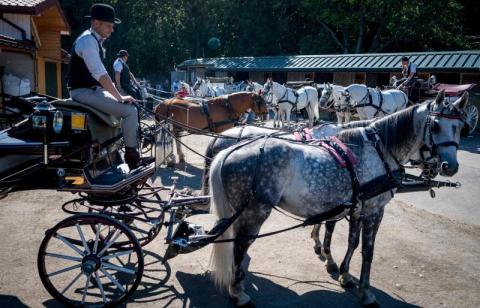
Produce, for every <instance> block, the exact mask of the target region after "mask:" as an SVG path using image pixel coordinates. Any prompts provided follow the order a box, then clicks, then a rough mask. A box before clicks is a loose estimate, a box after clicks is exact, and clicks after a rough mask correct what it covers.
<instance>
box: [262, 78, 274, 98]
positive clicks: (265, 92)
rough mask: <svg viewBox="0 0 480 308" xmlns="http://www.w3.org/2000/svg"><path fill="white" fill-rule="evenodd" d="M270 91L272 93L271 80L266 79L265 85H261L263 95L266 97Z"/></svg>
mask: <svg viewBox="0 0 480 308" xmlns="http://www.w3.org/2000/svg"><path fill="white" fill-rule="evenodd" d="M272 91H273V80H272V79H271V78H268V79H267V81H266V82H265V84H264V85H263V95H265V96H267V95H269V94H270V92H272Z"/></svg>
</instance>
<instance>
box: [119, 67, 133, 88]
mask: <svg viewBox="0 0 480 308" xmlns="http://www.w3.org/2000/svg"><path fill="white" fill-rule="evenodd" d="M120 63H122V71H121V72H120V85H121V86H122V88H127V87H130V86H131V82H130V68H129V67H128V65H127V63H125V62H123V61H120Z"/></svg>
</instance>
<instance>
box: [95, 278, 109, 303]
mask: <svg viewBox="0 0 480 308" xmlns="http://www.w3.org/2000/svg"><path fill="white" fill-rule="evenodd" d="M95 280H96V281H97V285H98V288H99V289H100V293H101V294H102V299H103V302H104V303H106V302H107V298H106V297H105V291H104V290H103V286H102V282H101V281H100V278H98V272H95Z"/></svg>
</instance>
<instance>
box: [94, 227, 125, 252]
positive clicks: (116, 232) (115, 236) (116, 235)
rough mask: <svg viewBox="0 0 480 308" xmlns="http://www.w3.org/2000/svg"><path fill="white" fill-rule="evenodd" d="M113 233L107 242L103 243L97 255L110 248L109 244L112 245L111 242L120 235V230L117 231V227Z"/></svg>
mask: <svg viewBox="0 0 480 308" xmlns="http://www.w3.org/2000/svg"><path fill="white" fill-rule="evenodd" d="M113 234H114V235H113V236H112V239H111V240H110V241H109V242H107V244H106V245H105V247H103V249H102V250H101V251H100V252H99V253H98V254H97V257H101V256H102V255H103V253H104V252H105V251H107V249H108V248H110V246H112V244H113V243H114V242H115V241H116V240H117V238H118V237H119V236H120V235H122V232H121V231H120V232H119V231H118V229H115V232H114V233H113Z"/></svg>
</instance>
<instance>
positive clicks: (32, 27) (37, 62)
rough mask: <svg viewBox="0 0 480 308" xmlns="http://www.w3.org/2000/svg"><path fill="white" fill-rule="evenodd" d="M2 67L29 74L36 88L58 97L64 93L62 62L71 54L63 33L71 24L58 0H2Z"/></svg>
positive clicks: (0, 65)
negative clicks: (64, 48) (67, 50)
mask: <svg viewBox="0 0 480 308" xmlns="http://www.w3.org/2000/svg"><path fill="white" fill-rule="evenodd" d="M0 12H1V15H0V67H3V71H4V73H12V74H14V75H17V76H21V77H27V78H29V79H30V82H31V84H32V90H34V91H36V92H38V93H41V94H47V95H51V96H56V97H64V96H68V94H67V93H63V92H64V91H63V90H62V89H63V88H64V87H63V82H64V81H63V78H62V76H63V74H62V66H63V65H62V64H66V63H68V61H69V55H68V53H67V52H66V51H64V50H62V49H61V36H62V35H69V34H70V27H69V25H68V23H67V20H66V18H65V16H64V14H63V11H62V9H61V7H60V4H59V3H58V0H0Z"/></svg>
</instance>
